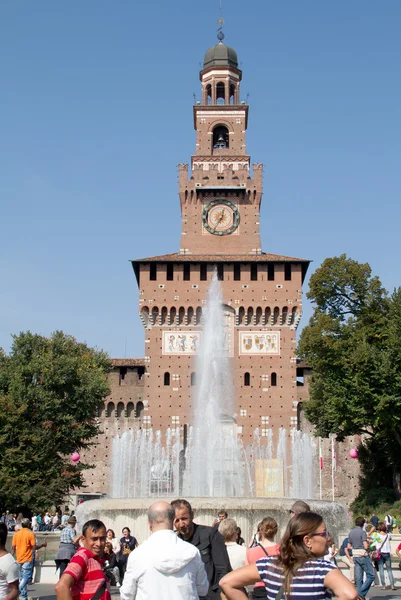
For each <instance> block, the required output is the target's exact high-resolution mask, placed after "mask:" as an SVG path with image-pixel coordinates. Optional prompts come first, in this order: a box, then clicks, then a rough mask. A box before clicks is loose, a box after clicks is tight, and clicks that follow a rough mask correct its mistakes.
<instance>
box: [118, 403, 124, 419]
mask: <svg viewBox="0 0 401 600" xmlns="http://www.w3.org/2000/svg"><path fill="white" fill-rule="evenodd" d="M123 412H124V402H119V403H118V404H117V417H121V416H122V414H123Z"/></svg>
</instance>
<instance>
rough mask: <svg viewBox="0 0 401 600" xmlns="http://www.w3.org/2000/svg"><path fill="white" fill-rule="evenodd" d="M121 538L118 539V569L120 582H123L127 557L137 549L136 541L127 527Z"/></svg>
mask: <svg viewBox="0 0 401 600" xmlns="http://www.w3.org/2000/svg"><path fill="white" fill-rule="evenodd" d="M122 534H123V537H122V538H121V539H120V551H119V557H118V568H119V569H120V580H121V582H123V581H124V575H125V570H126V568H127V561H128V557H129V555H130V554H131V552H132V551H133V550H135V548H137V547H138V540H137V539H136V537H134V536H133V535H131V530H130V528H129V527H124V529H123V530H122Z"/></svg>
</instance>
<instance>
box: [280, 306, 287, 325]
mask: <svg viewBox="0 0 401 600" xmlns="http://www.w3.org/2000/svg"><path fill="white" fill-rule="evenodd" d="M287 317H288V306H284V307H283V312H282V313H281V319H282V323H283V325H285V324H286V323H287Z"/></svg>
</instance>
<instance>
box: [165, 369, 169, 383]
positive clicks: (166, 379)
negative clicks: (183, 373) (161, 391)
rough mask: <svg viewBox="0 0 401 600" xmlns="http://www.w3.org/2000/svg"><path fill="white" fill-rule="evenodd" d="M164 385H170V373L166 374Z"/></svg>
mask: <svg viewBox="0 0 401 600" xmlns="http://www.w3.org/2000/svg"><path fill="white" fill-rule="evenodd" d="M164 385H170V373H169V372H168V371H166V373H164Z"/></svg>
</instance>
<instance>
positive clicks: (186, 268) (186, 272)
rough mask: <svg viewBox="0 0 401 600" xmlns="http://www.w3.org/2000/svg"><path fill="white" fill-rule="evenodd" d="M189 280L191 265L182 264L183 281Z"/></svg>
mask: <svg viewBox="0 0 401 600" xmlns="http://www.w3.org/2000/svg"><path fill="white" fill-rule="evenodd" d="M190 280H191V265H190V264H189V263H184V281H190Z"/></svg>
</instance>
